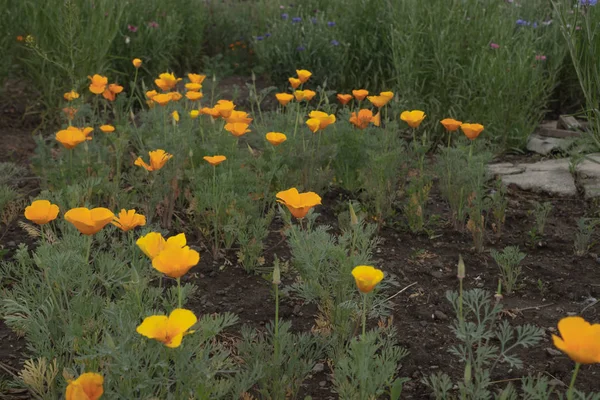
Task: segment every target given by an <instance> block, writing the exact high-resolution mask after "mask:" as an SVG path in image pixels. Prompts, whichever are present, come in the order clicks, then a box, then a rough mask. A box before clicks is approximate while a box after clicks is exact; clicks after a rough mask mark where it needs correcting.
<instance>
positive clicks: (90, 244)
mask: <svg viewBox="0 0 600 400" xmlns="http://www.w3.org/2000/svg"><path fill="white" fill-rule="evenodd" d="M92 240H94V235H88V243H87V252H86V254H85V263H86V264H89V262H90V252H91V251H92Z"/></svg>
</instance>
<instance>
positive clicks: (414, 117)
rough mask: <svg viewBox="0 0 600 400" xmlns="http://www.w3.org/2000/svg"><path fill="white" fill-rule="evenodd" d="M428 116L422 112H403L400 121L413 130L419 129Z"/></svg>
mask: <svg viewBox="0 0 600 400" xmlns="http://www.w3.org/2000/svg"><path fill="white" fill-rule="evenodd" d="M425 117H426V115H425V113H424V112H423V111H421V110H412V111H403V112H402V114H400V119H401V120H402V121H404V122H406V123H407V124H408V126H410V127H411V128H418V127H419V125H421V122H423V120H424V119H425Z"/></svg>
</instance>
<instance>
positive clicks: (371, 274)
mask: <svg viewBox="0 0 600 400" xmlns="http://www.w3.org/2000/svg"><path fill="white" fill-rule="evenodd" d="M352 276H353V277H354V280H355V281H356V287H357V288H358V290H359V291H360V292H361V293H369V292H371V291H372V290H373V288H375V286H377V284H378V283H379V282H381V281H382V280H383V271H381V270H380V269H377V268H374V267H371V266H369V265H359V266H357V267H354V269H353V270H352Z"/></svg>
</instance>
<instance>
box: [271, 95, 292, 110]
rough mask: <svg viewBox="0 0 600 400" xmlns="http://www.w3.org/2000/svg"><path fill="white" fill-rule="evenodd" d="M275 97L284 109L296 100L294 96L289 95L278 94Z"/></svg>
mask: <svg viewBox="0 0 600 400" xmlns="http://www.w3.org/2000/svg"><path fill="white" fill-rule="evenodd" d="M275 97H276V98H277V101H278V102H279V104H281V105H282V106H284V107H285V106H287V104H288V103H289V102H290V101H292V100H293V99H294V95H292V94H289V93H277V94H275Z"/></svg>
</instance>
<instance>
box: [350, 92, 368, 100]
mask: <svg viewBox="0 0 600 400" xmlns="http://www.w3.org/2000/svg"><path fill="white" fill-rule="evenodd" d="M352 95H353V96H354V98H355V99H356V100H358V101H363V100H364V99H365V97H367V96H368V95H369V91H368V90H365V89H355V90H353V91H352Z"/></svg>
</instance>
